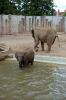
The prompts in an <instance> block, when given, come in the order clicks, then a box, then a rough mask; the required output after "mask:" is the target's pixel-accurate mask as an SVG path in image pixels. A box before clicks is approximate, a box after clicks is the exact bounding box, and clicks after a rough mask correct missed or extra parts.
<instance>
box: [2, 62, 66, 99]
mask: <svg viewBox="0 0 66 100" xmlns="http://www.w3.org/2000/svg"><path fill="white" fill-rule="evenodd" d="M0 100H66V66H65V65H55V64H47V63H36V62H35V63H34V65H33V66H30V65H29V66H27V67H26V68H24V69H23V70H20V69H19V67H18V62H17V61H9V60H6V61H1V62H0Z"/></svg>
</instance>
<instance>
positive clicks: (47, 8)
mask: <svg viewBox="0 0 66 100" xmlns="http://www.w3.org/2000/svg"><path fill="white" fill-rule="evenodd" d="M22 2H23V5H22V14H23V15H35V16H41V15H54V14H55V10H54V8H53V7H54V4H53V0H22Z"/></svg>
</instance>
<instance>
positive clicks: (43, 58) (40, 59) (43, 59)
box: [34, 55, 66, 65]
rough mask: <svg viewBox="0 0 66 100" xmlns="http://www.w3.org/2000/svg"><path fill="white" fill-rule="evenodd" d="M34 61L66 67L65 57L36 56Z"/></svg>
mask: <svg viewBox="0 0 66 100" xmlns="http://www.w3.org/2000/svg"><path fill="white" fill-rule="evenodd" d="M34 61H36V62H45V63H54V64H65V65H66V58H65V57H58V56H42V55H36V56H35V59H34Z"/></svg>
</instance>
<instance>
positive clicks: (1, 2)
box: [0, 0, 19, 14]
mask: <svg viewBox="0 0 66 100" xmlns="http://www.w3.org/2000/svg"><path fill="white" fill-rule="evenodd" d="M17 1H19V0H17ZM17 13H18V9H17V6H16V2H15V0H0V14H17Z"/></svg>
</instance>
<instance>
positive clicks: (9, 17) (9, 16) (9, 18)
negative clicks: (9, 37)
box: [8, 15, 12, 34]
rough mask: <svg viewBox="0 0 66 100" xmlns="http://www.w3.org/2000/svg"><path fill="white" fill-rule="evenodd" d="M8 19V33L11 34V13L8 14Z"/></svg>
mask: <svg viewBox="0 0 66 100" xmlns="http://www.w3.org/2000/svg"><path fill="white" fill-rule="evenodd" d="M8 20H9V34H11V31H12V30H11V26H12V23H11V22H12V19H11V15H8Z"/></svg>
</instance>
